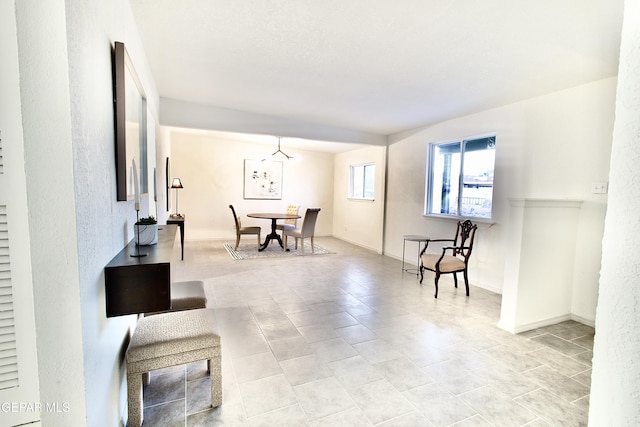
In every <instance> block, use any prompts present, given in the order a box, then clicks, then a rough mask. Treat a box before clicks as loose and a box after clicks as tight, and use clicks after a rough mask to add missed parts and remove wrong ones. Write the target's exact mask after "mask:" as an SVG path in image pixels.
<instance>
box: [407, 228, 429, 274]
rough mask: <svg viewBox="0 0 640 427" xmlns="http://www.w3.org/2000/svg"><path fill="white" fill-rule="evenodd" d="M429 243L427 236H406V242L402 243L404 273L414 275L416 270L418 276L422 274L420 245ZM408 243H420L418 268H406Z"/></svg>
mask: <svg viewBox="0 0 640 427" xmlns="http://www.w3.org/2000/svg"><path fill="white" fill-rule="evenodd" d="M427 241H429V238H428V237H427V236H417V235H415V234H407V235H406V236H404V242H402V271H406V272H407V273H412V272H413V271H414V270H415V272H416V276H417V275H418V273H420V243H422V242H427ZM407 242H418V268H404V248H405V246H406V244H407Z"/></svg>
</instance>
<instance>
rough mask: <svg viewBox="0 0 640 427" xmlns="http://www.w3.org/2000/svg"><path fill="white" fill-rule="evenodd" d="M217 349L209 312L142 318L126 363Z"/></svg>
mask: <svg viewBox="0 0 640 427" xmlns="http://www.w3.org/2000/svg"><path fill="white" fill-rule="evenodd" d="M211 347H220V335H218V334H216V332H215V329H214V317H213V312H212V310H207V309H199V310H186V311H176V312H171V313H162V314H158V315H156V316H149V317H143V318H142V319H140V320H139V321H138V326H137V327H136V330H135V332H134V333H133V337H131V342H130V343H129V348H128V350H127V356H126V357H127V363H131V362H136V361H141V360H148V359H154V358H161V357H166V356H171V355H176V354H180V353H185V352H188V351H193V350H200V349H204V348H211Z"/></svg>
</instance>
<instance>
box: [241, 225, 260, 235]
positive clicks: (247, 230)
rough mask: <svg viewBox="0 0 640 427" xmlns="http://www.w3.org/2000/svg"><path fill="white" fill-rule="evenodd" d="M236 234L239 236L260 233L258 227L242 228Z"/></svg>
mask: <svg viewBox="0 0 640 427" xmlns="http://www.w3.org/2000/svg"><path fill="white" fill-rule="evenodd" d="M238 232H239V233H240V234H258V233H260V227H242V228H241V229H240V230H238Z"/></svg>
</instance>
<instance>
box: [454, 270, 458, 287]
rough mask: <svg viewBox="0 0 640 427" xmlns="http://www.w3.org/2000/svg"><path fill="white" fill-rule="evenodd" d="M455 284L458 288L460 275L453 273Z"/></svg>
mask: <svg viewBox="0 0 640 427" xmlns="http://www.w3.org/2000/svg"><path fill="white" fill-rule="evenodd" d="M453 284H454V286H455V287H456V289H457V288H458V275H457V274H456V273H453Z"/></svg>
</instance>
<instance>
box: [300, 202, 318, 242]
mask: <svg viewBox="0 0 640 427" xmlns="http://www.w3.org/2000/svg"><path fill="white" fill-rule="evenodd" d="M318 212H320V208H309V209H307V212H306V213H305V214H304V219H303V220H302V228H301V230H300V234H301V236H302V237H311V236H313V233H314V230H315V228H316V219H317V218H318Z"/></svg>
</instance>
